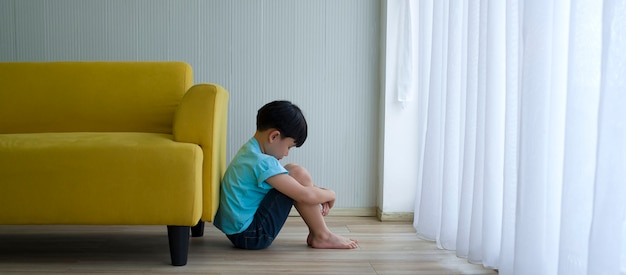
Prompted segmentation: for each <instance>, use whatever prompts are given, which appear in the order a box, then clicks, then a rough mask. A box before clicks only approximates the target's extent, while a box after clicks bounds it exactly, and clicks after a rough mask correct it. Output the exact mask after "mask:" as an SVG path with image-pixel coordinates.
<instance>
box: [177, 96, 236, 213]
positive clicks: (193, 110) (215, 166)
mask: <svg viewBox="0 0 626 275" xmlns="http://www.w3.org/2000/svg"><path fill="white" fill-rule="evenodd" d="M227 116H228V92H227V91H226V89H224V88H223V87H221V86H219V85H215V84H196V85H194V86H192V87H191V88H190V89H189V90H188V91H187V93H185V95H184V96H183V99H182V101H181V103H180V105H179V106H178V108H177V109H176V113H175V115H174V126H173V134H174V140H176V141H179V142H189V143H195V144H198V145H200V146H201V147H202V151H203V155H204V160H203V164H202V167H203V171H202V190H203V191H202V192H203V195H202V208H203V209H202V220H203V221H213V216H214V215H215V213H216V212H217V207H218V205H219V194H220V188H219V187H220V181H221V179H222V176H223V175H224V172H225V171H226V132H227V128H226V127H227Z"/></svg>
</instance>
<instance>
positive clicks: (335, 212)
mask: <svg viewBox="0 0 626 275" xmlns="http://www.w3.org/2000/svg"><path fill="white" fill-rule="evenodd" d="M289 216H294V217H297V216H300V214H298V211H297V210H296V209H295V208H291V212H290V213H289ZM329 216H334V217H377V218H378V220H380V221H383V222H412V221H413V212H383V211H382V210H381V209H380V208H378V207H371V208H333V209H332V210H331V211H330V214H329Z"/></svg>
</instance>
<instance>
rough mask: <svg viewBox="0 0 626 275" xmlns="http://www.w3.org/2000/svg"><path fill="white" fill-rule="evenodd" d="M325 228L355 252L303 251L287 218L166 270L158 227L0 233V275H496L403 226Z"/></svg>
mask: <svg viewBox="0 0 626 275" xmlns="http://www.w3.org/2000/svg"><path fill="white" fill-rule="evenodd" d="M327 223H328V225H329V227H330V228H331V229H332V230H333V231H334V232H336V233H340V234H342V235H345V236H349V237H351V238H355V239H358V240H359V244H360V247H359V248H358V249H355V250H321V249H313V248H309V247H307V246H306V243H305V238H306V235H307V229H306V226H305V225H304V224H303V222H302V221H301V220H300V218H299V217H290V218H289V220H288V221H287V224H286V225H285V228H283V231H282V232H281V234H280V235H279V236H278V238H277V239H276V240H275V242H274V244H273V245H272V246H271V247H270V248H268V249H266V250H260V251H246V250H240V249H235V248H233V247H232V246H231V244H230V242H229V241H228V239H226V237H225V236H224V235H223V234H221V233H220V232H219V231H218V230H217V229H215V228H214V227H213V226H212V225H210V224H207V226H206V231H205V236H204V237H200V238H192V239H191V243H190V248H189V262H188V263H187V265H186V266H183V267H173V266H171V265H170V259H169V250H168V244H167V233H166V228H165V227H164V226H0V274H14V273H17V274H30V273H45V274H49V273H132V274H138V273H150V274H152V273H196V274H497V272H496V271H493V270H489V269H484V268H482V266H480V265H474V264H470V263H468V262H467V261H466V260H465V259H461V258H457V257H456V256H455V255H454V252H451V251H446V250H440V249H437V247H436V246H435V244H434V243H432V242H428V241H423V240H420V239H418V238H417V237H416V235H415V230H414V229H413V228H412V226H411V224H410V223H395V222H384V223H383V222H379V221H377V220H376V219H375V218H370V217H327Z"/></svg>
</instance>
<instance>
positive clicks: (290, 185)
mask: <svg viewBox="0 0 626 275" xmlns="http://www.w3.org/2000/svg"><path fill="white" fill-rule="evenodd" d="M265 181H266V182H267V183H269V184H270V185H271V186H272V187H274V188H276V190H278V191H280V192H281V193H283V194H285V195H286V196H287V197H290V198H292V199H293V200H294V201H296V202H300V203H306V204H322V203H326V202H328V203H329V204H330V205H332V204H334V202H335V198H336V195H335V192H334V191H332V190H328V189H322V188H319V187H317V186H303V185H301V184H300V183H299V182H298V181H296V180H295V179H294V178H293V177H291V176H289V175H288V174H278V175H275V176H272V177H270V178H268V179H267V180H265Z"/></svg>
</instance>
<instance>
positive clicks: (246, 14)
mask: <svg viewBox="0 0 626 275" xmlns="http://www.w3.org/2000/svg"><path fill="white" fill-rule="evenodd" d="M379 25H380V3H379V1H378V0H339V1H332V0H326V1H304V0H302V1H294V0H249V1H241V0H239V1H229V0H221V1H217V0H216V1H201V0H194V1H192V0H185V1H181V0H158V1H157V0H56V1H45V0H20V1H17V0H0V61H56V60H182V61H186V62H188V63H190V64H191V65H192V67H193V68H194V72H195V80H196V82H213V83H218V84H220V85H222V86H224V87H226V89H227V90H229V92H230V96H231V97H230V98H231V102H230V106H229V108H230V109H229V115H230V117H229V125H228V127H229V128H228V142H229V144H228V157H227V158H228V160H229V161H230V159H231V158H232V156H233V155H234V154H235V152H236V151H237V150H238V148H239V147H240V146H241V144H243V143H244V142H245V141H247V140H248V139H249V138H250V137H251V136H252V134H253V133H254V127H255V115H256V110H257V109H258V108H259V107H261V106H262V105H263V104H265V103H267V102H269V101H271V100H275V99H287V100H291V101H293V102H294V103H296V104H298V105H300V107H301V108H302V109H303V110H304V112H305V115H306V117H307V120H308V123H309V133H310V134H309V138H308V139H307V142H306V143H305V144H304V146H303V147H301V148H295V149H293V150H292V151H291V154H290V156H289V157H288V158H286V159H285V161H288V162H296V163H299V164H302V165H304V166H306V167H308V169H309V170H310V171H311V173H312V174H313V176H314V180H315V181H316V182H317V184H318V185H321V186H326V187H328V188H331V189H334V190H335V191H337V194H338V197H339V198H338V201H337V203H336V205H335V206H336V207H339V208H373V207H375V206H377V202H376V198H377V194H376V193H377V190H378V187H377V185H378V179H379V177H378V149H377V148H378V146H379V142H378V139H379V130H378V129H379V104H378V102H379V98H380V96H379V90H380V89H379V87H380V83H379V67H380V66H379V48H378V45H379V41H380V34H379V27H380V26H379Z"/></svg>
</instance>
